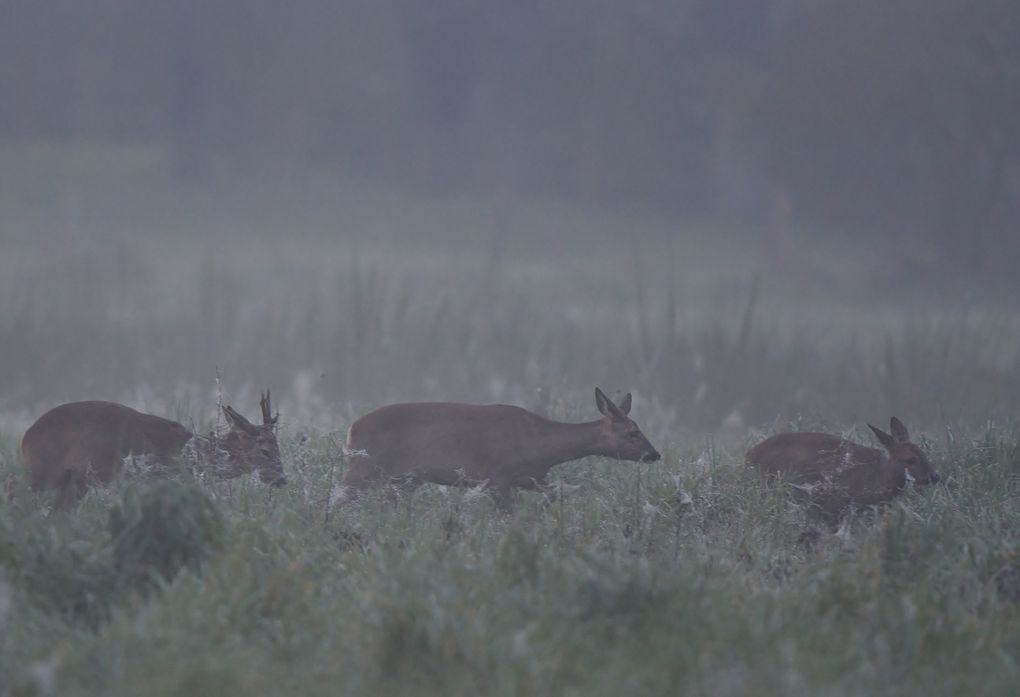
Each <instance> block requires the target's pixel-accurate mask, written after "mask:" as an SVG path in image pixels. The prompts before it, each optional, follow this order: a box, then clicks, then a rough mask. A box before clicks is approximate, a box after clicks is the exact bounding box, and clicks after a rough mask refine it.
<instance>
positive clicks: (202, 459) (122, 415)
mask: <svg viewBox="0 0 1020 697" xmlns="http://www.w3.org/2000/svg"><path fill="white" fill-rule="evenodd" d="M261 404H262V425H260V426H256V425H255V424H252V423H251V422H249V421H248V420H247V419H245V418H244V417H243V416H241V415H240V414H238V413H237V412H236V411H234V409H233V408H232V407H229V406H226V407H223V413H224V415H225V416H226V419H227V422H228V424H229V426H230V430H229V431H228V432H227V433H226V434H225V435H223V436H221V437H218V436H216V435H215V434H210V435H209V436H201V435H196V434H194V433H192V432H191V431H189V430H188V429H187V428H185V427H184V426H182V425H181V424H179V423H177V422H176V421H171V420H169V419H164V418H161V417H159V416H153V415H151V414H143V413H142V412H140V411H135V410H134V409H131V408H129V407H126V406H124V405H122V404H116V403H114V402H100V401H89V402H72V403H69V404H61V405H60V406H58V407H54V408H53V409H51V410H50V411H48V412H46V413H45V414H43V415H42V416H40V417H39V419H38V420H36V422H35V423H34V424H32V425H31V426H30V427H29V429H28V430H27V431H26V432H25V435H24V437H23V438H22V440H21V460H22V464H23V466H24V469H25V475H26V477H27V479H28V483H29V485H30V486H31V488H32V489H33V490H34V491H37V492H38V491H47V490H56V498H55V499H54V503H53V510H55V511H60V510H66V509H68V508H71V507H72V506H73V505H74V504H76V503H77V502H78V501H79V500H80V499H81V498H82V497H83V496H84V495H85V492H86V491H87V490H88V488H89V487H90V486H93V485H106V484H109V483H110V482H111V481H113V480H114V479H115V478H117V477H118V476H121V475H122V474H123V475H145V474H149V475H155V476H158V475H161V474H166V473H169V472H172V471H175V470H179V469H181V468H182V467H183V468H186V469H190V470H191V471H192V472H193V473H194V474H196V475H197V476H213V477H216V478H219V479H229V478H232V477H239V476H241V475H243V474H247V473H248V472H252V471H255V470H257V471H258V473H259V477H260V478H261V479H262V481H263V482H265V483H267V484H270V485H273V486H282V485H284V484H286V483H287V479H286V477H285V476H284V473H283V464H282V462H281V461H280V450H279V447H278V446H277V442H276V421H277V419H278V418H279V414H277V415H276V416H273V415H272V413H271V411H272V409H271V403H270V397H269V393H268V392H266V394H265V395H263V397H262V402H261Z"/></svg>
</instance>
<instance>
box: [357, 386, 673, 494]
mask: <svg viewBox="0 0 1020 697" xmlns="http://www.w3.org/2000/svg"><path fill="white" fill-rule="evenodd" d="M595 403H596V406H597V407H598V410H599V412H601V413H602V415H603V418H602V419H599V420H597V421H590V422H587V423H563V422H560V421H552V420H549V419H546V418H544V417H542V416H539V415H538V414H534V413H532V412H530V411H527V410H526V409H522V408H520V407H515V406H508V405H505V404H491V405H476V404H455V403H449V402H429V403H417V404H392V405H390V406H386V407H382V408H381V409H378V410H376V411H373V412H372V413H370V414H367V415H366V416H364V417H362V418H361V419H359V420H358V421H356V422H355V423H354V424H353V425H352V426H351V429H350V432H349V433H348V435H347V450H348V453H349V457H350V460H349V467H348V469H347V471H346V472H345V473H344V476H343V479H342V481H341V484H342V486H343V487H344V493H345V496H353V495H356V494H357V493H358V492H359V491H361V490H364V489H366V488H368V487H370V486H373V485H378V484H394V485H397V486H398V487H400V488H401V489H404V490H413V489H414V488H416V487H417V486H419V485H421V484H423V483H425V482H430V483H433V484H445V485H448V486H471V487H474V486H484V487H485V488H486V490H487V491H488V492H489V493H490V494H491V495H492V497H493V499H494V500H495V502H496V505H497V506H498V507H499V509H500V510H501V511H504V512H509V511H510V510H511V508H512V500H511V493H512V490H513V489H528V490H538V491H543V492H545V493H547V494H550V495H551V494H552V492H551V491H550V490H549V483H548V482H547V480H546V476H547V475H548V473H549V470H550V469H551V468H552V467H553V466H555V465H558V464H560V463H563V462H568V461H570V460H576V459H578V458H582V457H586V456H589V455H601V456H603V457H611V458H616V459H618V460H631V461H641V462H654V461H656V460H658V459H659V457H660V456H659V453H658V451H656V449H655V448H654V447H652V444H651V443H649V442H648V439H647V438H645V436H644V434H643V433H641V429H639V428H638V426H637V424H636V423H634V422H633V421H632V420H631V419H630V418H629V417H628V416H627V415H628V414H629V413H630V407H631V397H630V394H627V395H626V396H625V397H624V398H623V400H621V402H620V404H619V405H616V404H614V403H613V402H612V401H610V400H609V398H608V397H606V396H605V394H603V393H602V390H600V389H598V388H595Z"/></svg>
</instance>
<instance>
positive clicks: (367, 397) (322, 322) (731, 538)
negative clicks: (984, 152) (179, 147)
mask: <svg viewBox="0 0 1020 697" xmlns="http://www.w3.org/2000/svg"><path fill="white" fill-rule="evenodd" d="M310 195H312V194H310ZM345 196H346V197H345V198H342V199H340V200H338V201H334V205H335V206H336V207H337V211H338V217H337V219H338V220H343V221H344V222H343V223H342V224H341V223H337V224H336V225H332V226H330V225H324V224H322V223H319V222H315V221H312V222H309V221H303V222H301V221H299V222H298V223H294V225H295V226H296V227H297V228H299V232H298V233H294V234H293V235H290V236H289V237H288V238H287V239H282V238H281V237H280V235H279V234H278V233H274V230H280V229H282V228H283V227H284V226H285V224H286V222H287V221H288V220H299V216H298V215H297V214H296V213H295V212H294V211H292V210H283V211H269V210H260V209H258V203H257V201H258V197H252V199H251V200H246V201H245V202H244V204H245V205H248V206H249V208H253V209H254V212H251V213H250V214H249V215H250V218H248V219H242V220H241V221H240V222H233V223H231V224H230V225H226V224H224V225H225V228H226V229H222V230H219V229H217V230H216V231H215V232H216V234H215V235H212V236H211V237H209V238H208V239H206V238H203V237H200V236H199V235H197V234H195V233H192V232H186V231H187V230H190V226H191V221H190V220H189V218H188V214H194V215H195V216H199V215H203V216H205V215H206V214H205V213H204V212H202V211H201V201H198V200H194V199H188V200H185V201H184V202H182V206H181V207H182V209H184V211H185V212H181V211H172V212H165V213H166V215H165V216H164V217H162V218H159V220H158V221H157V222H151V221H152V220H153V216H154V215H155V214H154V213H153V212H152V210H148V211H147V212H146V214H145V215H141V214H139V219H138V220H136V219H133V218H131V217H130V214H131V209H130V208H129V207H121V208H122V209H123V210H126V211H128V212H127V213H124V214H123V215H124V216H125V218H124V219H117V220H114V221H113V222H110V221H111V216H110V215H108V214H107V213H108V211H106V210H104V209H103V205H105V204H103V203H102V202H99V203H96V204H95V205H96V206H97V207H98V212H97V213H96V214H95V218H94V219H93V218H90V217H89V214H88V213H84V214H82V213H80V212H79V211H78V208H77V206H78V204H76V203H75V201H74V200H72V201H71V202H69V203H67V207H68V209H69V211H64V212H63V213H59V215H58V214H56V213H54V214H53V215H55V216H57V218H56V219H55V222H54V221H49V222H50V223H53V225H52V226H49V224H47V225H40V227H41V228H45V230H50V231H49V232H45V231H44V232H40V233H39V234H38V235H36V236H31V235H24V236H21V237H18V238H14V237H13V236H12V237H11V238H10V239H7V240H4V247H5V253H4V255H3V256H2V258H0V284H2V287H0V339H2V341H0V343H2V348H0V356H2V359H3V360H2V361H0V378H2V379H0V434H2V435H0V480H3V481H4V482H7V483H13V482H15V481H16V480H17V478H18V477H19V462H18V459H19V455H18V442H19V439H20V436H21V433H22V432H23V430H24V428H25V427H26V426H27V425H28V424H30V423H31V421H32V420H33V419H34V418H35V417H36V416H38V415H39V414H40V413H42V411H44V410H45V409H46V408H49V407H51V406H53V405H55V404H57V403H60V402H61V401H70V400H73V399H84V398H105V399H116V400H119V401H123V402H125V403H128V404H130V405H132V406H136V407H140V408H145V409H147V410H149V411H152V412H153V413H158V414H162V415H166V416H170V417H173V418H176V419H179V420H181V421H183V422H185V423H187V424H189V425H191V426H194V427H196V428H199V429H203V430H204V429H208V428H212V427H214V425H215V405H216V403H217V400H219V399H222V400H223V402H224V403H230V404H233V405H234V406H236V407H237V408H238V409H239V410H240V411H241V412H242V413H245V414H249V415H250V414H253V413H255V405H256V403H257V393H258V390H259V389H261V388H263V387H267V386H268V387H271V388H272V389H273V394H274V398H275V401H276V402H277V405H278V407H279V409H280V411H281V414H282V416H281V431H280V438H281V447H282V449H283V457H284V461H285V465H286V468H287V472H288V476H289V478H290V484H289V486H288V487H287V488H286V489H285V490H282V491H276V490H274V491H270V490H268V489H265V488H263V487H261V486H259V484H258V483H257V481H252V480H248V479H244V480H238V481H234V482H225V483H217V484H213V485H207V486H202V487H199V486H197V485H194V484H192V483H188V482H168V483H163V484H161V485H158V486H157V487H156V488H154V489H144V488H142V489H139V488H137V487H134V486H132V485H131V484H129V483H121V484H119V485H118V486H115V487H113V488H111V489H108V490H103V491H97V492H94V493H92V494H90V495H89V496H88V497H87V498H86V499H85V501H84V502H83V504H82V505H81V506H80V507H79V509H78V510H76V511H75V512H74V513H73V514H71V515H70V516H69V517H68V518H67V519H65V520H62V521H54V520H51V519H47V518H45V517H44V516H43V515H42V513H41V509H42V508H43V504H44V501H42V500H41V499H36V498H34V497H32V496H25V497H22V498H19V499H17V500H16V501H14V502H11V503H8V502H3V503H0V676H3V679H2V680H0V695H4V696H6V695H50V694H52V695H57V694H59V695H62V696H65V695H86V694H88V695H94V694H103V695H121V694H122V695H137V694H146V695H190V694H248V695H262V694H264V695H276V694H366V695H368V694H371V695H376V694H383V695H386V694H392V695H403V694H407V695H412V694H414V695H422V694H435V695H461V694H462V695H477V694H507V695H510V694H536V695H541V694H549V695H562V694H576V695H600V694H605V695H615V694H691V695H698V694H704V695H818V694H826V695H908V694H910V695H913V694H927V695H959V694H970V695H1011V694H1014V693H1015V690H1016V685H1017V684H1018V681H1020V605H1018V602H1017V601H1018V598H1020V527H1018V525H1017V521H1018V520H1020V422H1018V420H1017V414H1020V344H1018V340H1020V312H1018V308H1017V307H1016V305H1015V302H1013V301H1011V300H1009V298H1011V297H1015V296H1013V295H1010V294H1008V293H1006V292H1004V289H1002V288H1000V287H997V286H996V285H995V284H994V283H992V282H991V281H983V282H982V283H980V284H975V282H974V279H968V278H962V277H957V276H955V275H953V274H946V273H939V274H935V273H933V272H931V271H930V270H926V269H928V267H927V266H925V265H924V264H923V263H921V262H918V261H917V260H916V258H915V257H913V256H911V255H910V254H907V253H905V254H899V255H891V254H886V253H876V252H875V250H870V249H869V250H862V249H861V248H860V247H859V246H857V245H855V244H853V242H852V238H849V239H844V242H842V243H840V242H838V241H834V239H828V241H827V242H826V243H825V246H824V247H823V246H816V245H813V244H812V243H811V239H812V237H811V235H809V234H808V233H809V231H795V232H794V234H795V236H796V237H797V239H798V240H801V241H803V244H798V245H797V246H796V248H795V250H794V251H790V252H788V253H784V254H782V255H780V256H779V257H778V258H777V257H776V255H775V254H774V253H773V252H774V250H769V249H768V247H767V245H765V244H764V243H761V242H758V241H756V240H757V239H758V238H756V237H755V236H754V235H751V234H749V233H748V232H747V231H742V232H740V233H738V232H735V231H733V230H731V229H727V228H722V227H720V228H719V229H712V230H706V229H705V225H706V224H705V223H700V222H697V221H694V222H691V223H689V224H683V225H680V224H677V223H672V222H669V221H662V220H633V219H630V218H628V217H620V216H616V217H614V216H612V215H609V214H605V215H602V214H598V215H596V214H594V213H591V212H588V213H584V212H579V211H576V210H570V209H567V208H563V207H558V206H556V205H555V204H553V203H550V202H538V203H536V202H530V203H529V206H527V207H524V208H523V209H522V210H518V209H517V208H516V207H514V206H511V205H509V203H508V202H506V201H502V200H495V201H490V202H486V203H485V205H482V204H478V203H477V202H476V203H475V204H474V205H469V203H468V202H459V203H458V202H453V203H445V204H443V205H439V204H435V203H433V202H430V201H428V200H410V201H405V200H401V201H400V202H399V204H398V203H397V202H395V201H391V200H385V201H382V202H380V201H378V200H375V199H372V198H371V196H372V194H371V193H370V192H367V193H366V192H358V191H354V192H347V193H346V194H345ZM86 198H87V197H86ZM87 200H88V199H87ZM114 203H115V202H114ZM114 203H110V204H109V208H110V209H113V208H118V206H116V205H114ZM138 205H139V208H144V206H142V205H141V204H138ZM239 205H241V204H239ZM297 208H299V207H296V209H297ZM380 209H386V210H390V211H391V215H392V216H393V219H388V218H384V219H382V220H376V219H374V218H373V217H372V215H371V214H370V211H373V210H380ZM61 210H62V209H61ZM196 210H197V211H199V212H195V211H196ZM340 211H343V215H340V214H339V212H340ZM160 212H161V211H157V213H160ZM26 216H27V218H26V219H28V220H36V221H38V220H39V219H40V216H39V214H38V212H33V211H30V215H29V214H26ZM157 217H158V216H157ZM100 220H101V221H103V222H102V224H100V223H99V222H97V221H100ZM139 220H143V221H145V220H148V221H150V222H149V223H140V222H139ZM203 220H204V221H205V222H204V223H203V225H205V226H206V228H205V229H206V230H209V229H211V227H214V226H215V221H214V222H209V219H208V217H205V218H204V219H203ZM146 224H150V225H152V226H154V227H156V228H158V229H159V231H162V232H159V233H157V232H154V231H153V230H149V229H145V225H146ZM25 226H27V223H26V224H25V225H23V226H22V227H25ZM53 227H56V228H57V229H58V232H57V233H54V232H52V229H53ZM242 228H243V229H242ZM395 229H404V230H405V232H403V233H400V234H397V233H394V232H393V230H395ZM622 229H631V230H635V231H634V232H633V233H631V234H628V235H627V236H626V237H625V238H624V237H621V236H620V235H619V234H618V232H617V231H619V230H622ZM127 230H130V231H132V234H128V233H127V232H125V231H127ZM182 231H185V232H182ZM242 232H243V233H244V234H242ZM164 233H165V234H164ZM29 237H32V239H31V240H29V239H28V238H29ZM749 240H750V241H749ZM908 248H909V246H908ZM922 256H923V255H922ZM922 261H923V260H922ZM975 287H976V288H977V289H976V290H975ZM596 384H597V385H600V386H602V387H603V388H604V389H606V390H607V391H608V392H609V393H610V394H611V395H612V394H617V395H619V394H622V393H623V392H624V391H628V390H632V391H633V392H634V396H635V406H634V410H633V415H634V417H635V419H636V420H637V422H638V423H639V424H640V425H641V426H642V428H643V430H644V431H645V433H646V434H647V435H648V437H649V438H650V439H651V441H652V442H653V443H654V444H655V445H656V446H657V447H659V449H660V450H661V451H662V452H663V455H664V458H663V460H662V461H660V462H658V463H655V464H650V465H637V464H633V463H619V462H612V461H608V460H603V459H597V458H596V459H589V460H584V461H578V462H574V463H570V464H568V465H564V466H562V467H559V468H557V469H555V470H553V475H554V476H555V477H556V478H558V479H559V480H560V481H562V482H563V483H564V486H565V488H567V489H568V490H569V492H568V493H567V495H566V496H565V497H564V498H563V499H562V500H561V501H560V502H557V503H555V504H552V505H544V504H543V502H542V501H540V500H539V498H538V497H537V496H535V495H533V494H521V496H520V498H519V501H518V506H517V509H516V511H515V513H514V514H513V515H512V516H510V517H502V516H499V515H497V514H496V512H495V510H494V508H493V506H492V504H491V502H490V501H489V500H488V499H487V498H486V497H485V496H484V495H482V494H480V493H479V492H476V491H471V490H468V491H465V490H445V489H441V488H437V487H425V488H423V489H422V490H421V491H419V492H417V493H415V494H414V495H413V496H411V497H408V498H404V499H402V500H399V501H398V502H396V503H393V502H390V501H389V500H387V499H386V498H385V497H383V496H378V497H376V496H369V497H366V498H365V499H363V500H359V501H358V502H357V503H355V504H352V505H348V506H341V507H337V506H331V505H330V500H331V496H332V494H333V490H334V486H335V484H336V482H337V480H338V478H339V476H340V474H341V471H342V468H343V460H342V457H341V449H340V444H341V443H342V442H343V437H344V432H345V430H346V427H347V426H348V425H349V423H350V422H351V420H352V419H353V418H355V417H357V416H358V415H360V414H363V413H365V412H367V411H368V410H370V409H371V408H373V407H375V406H378V405H381V404H385V403H387V402H391V401H398V400H414V399H458V400H470V401H476V402H490V401H499V402H509V403H516V404H520V405H522V406H526V407H529V408H532V409H535V410H537V411H540V412H542V413H544V414H547V415H549V416H552V417H556V418H562V419H564V420H585V419H591V418H594V417H595V415H596V412H595V408H594V400H593V397H592V388H593V386H594V385H596ZM893 414H895V415H897V416H899V417H901V418H902V419H903V420H904V421H905V422H906V423H907V424H908V426H910V427H911V429H912V431H913V432H914V434H915V441H916V442H919V443H920V444H922V445H923V447H925V448H926V449H927V450H928V452H929V453H930V455H931V459H932V461H933V463H934V464H935V466H936V468H937V469H938V470H939V472H940V474H942V475H943V477H944V479H943V483H942V484H939V485H937V486H934V487H929V488H927V489H925V490H919V491H913V490H911V491H908V492H907V493H906V494H905V495H904V496H902V497H901V498H900V499H898V500H897V501H896V502H894V503H893V504H892V505H890V506H888V507H887V508H886V509H884V510H882V511H877V512H876V511H872V512H864V513H862V514H861V515H860V516H859V517H858V518H857V519H855V520H854V521H853V523H852V525H850V526H849V527H848V528H846V529H844V530H842V531H841V532H840V533H839V534H833V533H831V532H829V531H827V530H826V529H824V528H823V527H822V526H820V525H818V524H817V523H816V522H815V521H814V520H813V519H812V518H811V516H810V515H809V514H808V513H807V512H805V511H804V510H803V509H801V508H799V507H797V506H796V505H794V504H793V503H792V502H791V501H790V500H789V498H788V497H787V496H786V495H785V492H784V491H783V490H782V489H781V488H780V487H776V486H773V485H770V484H767V483H764V482H761V481H759V480H758V479H757V478H755V477H753V476H749V475H748V474H747V473H746V472H745V471H744V469H743V466H742V460H743V452H744V450H745V449H746V447H747V446H748V445H750V444H753V443H755V442H757V441H758V440H760V439H761V438H762V437H763V436H764V435H766V434H769V433H772V432H776V431H781V430H787V429H791V428H808V427H810V428H824V429H829V430H832V431H835V432H852V433H853V434H854V437H856V438H857V439H859V440H860V441H861V442H865V443H870V442H871V439H870V436H869V435H868V433H867V428H866V427H865V423H866V422H868V421H871V422H872V423H877V424H879V425H883V426H884V425H885V424H887V423H888V418H889V416H891V415H893Z"/></svg>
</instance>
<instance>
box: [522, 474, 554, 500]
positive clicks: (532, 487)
mask: <svg viewBox="0 0 1020 697" xmlns="http://www.w3.org/2000/svg"><path fill="white" fill-rule="evenodd" d="M521 488H522V489H525V490H526V491H537V492H539V493H541V494H542V495H543V496H544V497H545V503H546V504H547V505H548V504H550V503H556V502H557V501H558V500H559V498H560V490H559V487H557V486H554V485H553V484H550V483H549V480H547V479H546V478H545V477H544V476H543V477H534V478H532V479H530V480H528V483H527V484H525V485H523V486H522V487H521Z"/></svg>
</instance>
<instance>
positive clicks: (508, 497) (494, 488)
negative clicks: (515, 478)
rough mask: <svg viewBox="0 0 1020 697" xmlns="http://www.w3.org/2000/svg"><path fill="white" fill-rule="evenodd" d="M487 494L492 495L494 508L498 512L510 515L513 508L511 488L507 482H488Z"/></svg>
mask: <svg viewBox="0 0 1020 697" xmlns="http://www.w3.org/2000/svg"><path fill="white" fill-rule="evenodd" d="M487 489H488V491H489V495H490V496H491V497H492V500H493V502H494V503H495V504H496V508H497V509H498V510H499V512H500V513H503V514H506V515H510V514H511V513H513V510H514V501H513V489H512V488H511V486H510V483H509V482H502V481H496V482H490V483H489V485H488V487H487Z"/></svg>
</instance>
